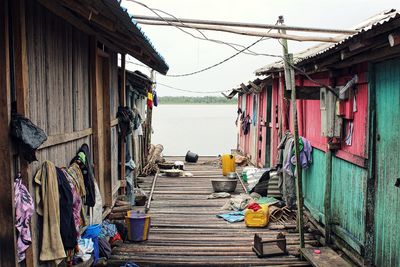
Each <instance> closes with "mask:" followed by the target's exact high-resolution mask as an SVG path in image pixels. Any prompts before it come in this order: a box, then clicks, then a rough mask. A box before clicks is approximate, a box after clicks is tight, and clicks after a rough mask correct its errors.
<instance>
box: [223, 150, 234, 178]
mask: <svg viewBox="0 0 400 267" xmlns="http://www.w3.org/2000/svg"><path fill="white" fill-rule="evenodd" d="M221 160H222V175H224V176H225V175H227V174H228V173H229V172H234V171H236V163H235V156H234V155H231V154H224V155H222V156H221Z"/></svg>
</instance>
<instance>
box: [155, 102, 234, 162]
mask: <svg viewBox="0 0 400 267" xmlns="http://www.w3.org/2000/svg"><path fill="white" fill-rule="evenodd" d="M236 109H237V107H236V105H159V106H158V107H154V108H153V130H154V133H153V136H152V143H153V144H162V145H163V146H164V152H163V154H164V155H167V156H182V155H186V152H187V151H188V150H190V151H192V152H195V153H197V154H199V155H201V156H216V155H219V154H223V153H230V151H231V149H233V148H236V138H237V135H236V126H235V120H236Z"/></svg>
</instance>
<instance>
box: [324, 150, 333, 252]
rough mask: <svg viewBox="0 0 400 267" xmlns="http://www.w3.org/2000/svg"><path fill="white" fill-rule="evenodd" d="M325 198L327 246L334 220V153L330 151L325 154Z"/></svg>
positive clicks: (329, 241)
mask: <svg viewBox="0 0 400 267" xmlns="http://www.w3.org/2000/svg"><path fill="white" fill-rule="evenodd" d="M325 164H326V169H325V175H326V177H325V178H326V183H325V196H324V214H325V244H327V245H328V244H330V243H331V233H332V219H331V192H332V151H331V150H330V149H328V151H327V152H326V154H325Z"/></svg>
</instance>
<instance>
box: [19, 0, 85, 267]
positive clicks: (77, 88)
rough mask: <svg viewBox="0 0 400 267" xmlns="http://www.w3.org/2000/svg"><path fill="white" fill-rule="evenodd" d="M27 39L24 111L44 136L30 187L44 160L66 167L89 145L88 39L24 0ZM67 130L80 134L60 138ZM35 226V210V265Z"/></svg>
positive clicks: (37, 234)
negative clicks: (68, 137)
mask: <svg viewBox="0 0 400 267" xmlns="http://www.w3.org/2000/svg"><path fill="white" fill-rule="evenodd" d="M26 40H27V44H28V45H27V61H28V70H29V71H28V73H29V90H28V101H29V109H28V111H27V113H26V114H25V115H26V116H27V117H28V118H30V119H31V120H32V122H33V123H35V124H36V125H38V126H39V127H40V128H42V129H43V130H44V131H45V132H46V133H47V135H48V136H49V138H48V141H47V142H46V143H45V144H44V145H43V146H42V147H43V148H41V149H39V150H38V152H37V156H38V161H37V162H34V163H32V164H30V166H29V171H28V175H29V177H28V179H29V185H30V187H31V188H32V180H33V176H34V174H35V172H36V170H37V169H38V167H39V166H40V164H41V163H42V162H43V161H44V160H50V161H52V162H54V163H55V164H56V165H57V166H67V165H68V164H69V162H70V160H71V159H72V158H73V157H74V156H75V154H76V151H77V150H78V149H79V147H80V146H81V145H82V144H83V143H88V144H89V146H91V136H90V134H91V129H90V127H91V121H90V104H91V103H90V86H89V38H88V36H87V35H86V34H84V33H82V32H80V31H78V30H77V29H75V28H74V27H72V26H71V25H69V24H67V23H65V22H64V21H63V20H62V19H60V18H58V17H56V16H55V15H53V14H52V13H50V12H49V11H47V10H46V9H44V8H43V7H41V6H40V5H39V4H37V3H35V2H34V1H27V9H26ZM77 133H78V135H77ZM79 133H80V135H79ZM66 134H70V137H71V138H72V137H74V138H76V137H77V136H82V138H80V139H78V140H71V141H69V142H65V143H64V141H66V139H65V136H66ZM40 228H41V226H40V221H39V218H38V217H37V216H36V214H34V217H33V218H32V233H33V246H32V248H31V249H32V250H33V258H32V259H31V260H32V261H33V265H34V266H37V265H39V263H38V253H39V251H40V247H39V246H40V242H39V240H40V230H39V229H40Z"/></svg>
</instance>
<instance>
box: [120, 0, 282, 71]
mask: <svg viewBox="0 0 400 267" xmlns="http://www.w3.org/2000/svg"><path fill="white" fill-rule="evenodd" d="M126 1H129V2H133V3H136V4H138V5H141V6H143V7H145V8H147V9H148V10H150V11H151V12H152V13H154V14H155V15H157V16H158V17H159V18H161V19H162V20H163V21H165V22H166V23H168V24H169V25H171V26H174V27H176V28H178V29H179V30H181V31H183V32H185V33H187V34H190V35H191V36H192V37H194V38H196V39H203V38H200V37H198V36H195V35H193V34H191V33H190V32H187V31H185V30H183V29H181V28H180V27H179V26H176V25H172V24H171V23H170V22H168V21H167V20H165V19H164V18H163V17H162V16H160V15H159V14H158V13H157V12H156V11H159V12H161V13H164V14H166V15H169V16H171V17H173V18H174V19H176V20H178V21H179V19H178V18H177V17H175V16H173V15H172V14H169V13H167V12H165V11H163V10H159V9H155V8H150V7H148V6H147V5H145V4H143V3H141V2H139V1H135V0H126ZM179 23H181V24H182V25H185V24H184V23H183V22H181V21H180V22H179ZM277 23H278V22H277ZM277 23H276V24H277ZM189 28H191V29H194V30H197V31H198V32H200V34H201V35H203V37H204V38H205V39H206V40H208V41H210V39H208V38H207V36H206V35H205V34H204V33H203V32H201V31H200V30H199V29H196V28H195V27H193V26H191V25H189ZM271 30H272V29H269V30H268V32H271ZM266 39H267V38H265V37H261V38H260V39H259V40H257V41H255V42H254V43H252V44H251V45H249V46H246V47H244V48H243V49H241V50H237V48H236V47H234V46H232V44H229V43H226V42H223V41H219V40H213V41H216V42H218V43H223V44H226V45H229V46H230V47H232V48H234V49H235V50H237V51H238V52H237V53H235V54H234V55H232V56H230V57H228V58H226V59H224V60H222V61H220V62H218V63H215V64H213V65H211V66H208V67H205V68H203V69H200V70H197V71H193V72H189V73H183V74H167V75H165V76H168V77H186V76H191V75H195V74H198V73H201V72H204V71H207V70H209V69H212V68H214V67H217V66H219V65H221V64H223V63H225V62H227V61H229V60H230V59H232V58H234V57H236V56H237V55H239V54H241V53H246V52H245V51H246V50H248V49H249V48H250V47H252V46H254V45H256V44H257V43H259V42H261V41H264V40H266ZM268 39H269V38H268ZM251 52H252V55H261V54H256V53H254V52H253V51H251ZM246 54H248V53H246ZM262 55H264V56H269V57H279V58H282V56H280V55H272V54H262Z"/></svg>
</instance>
